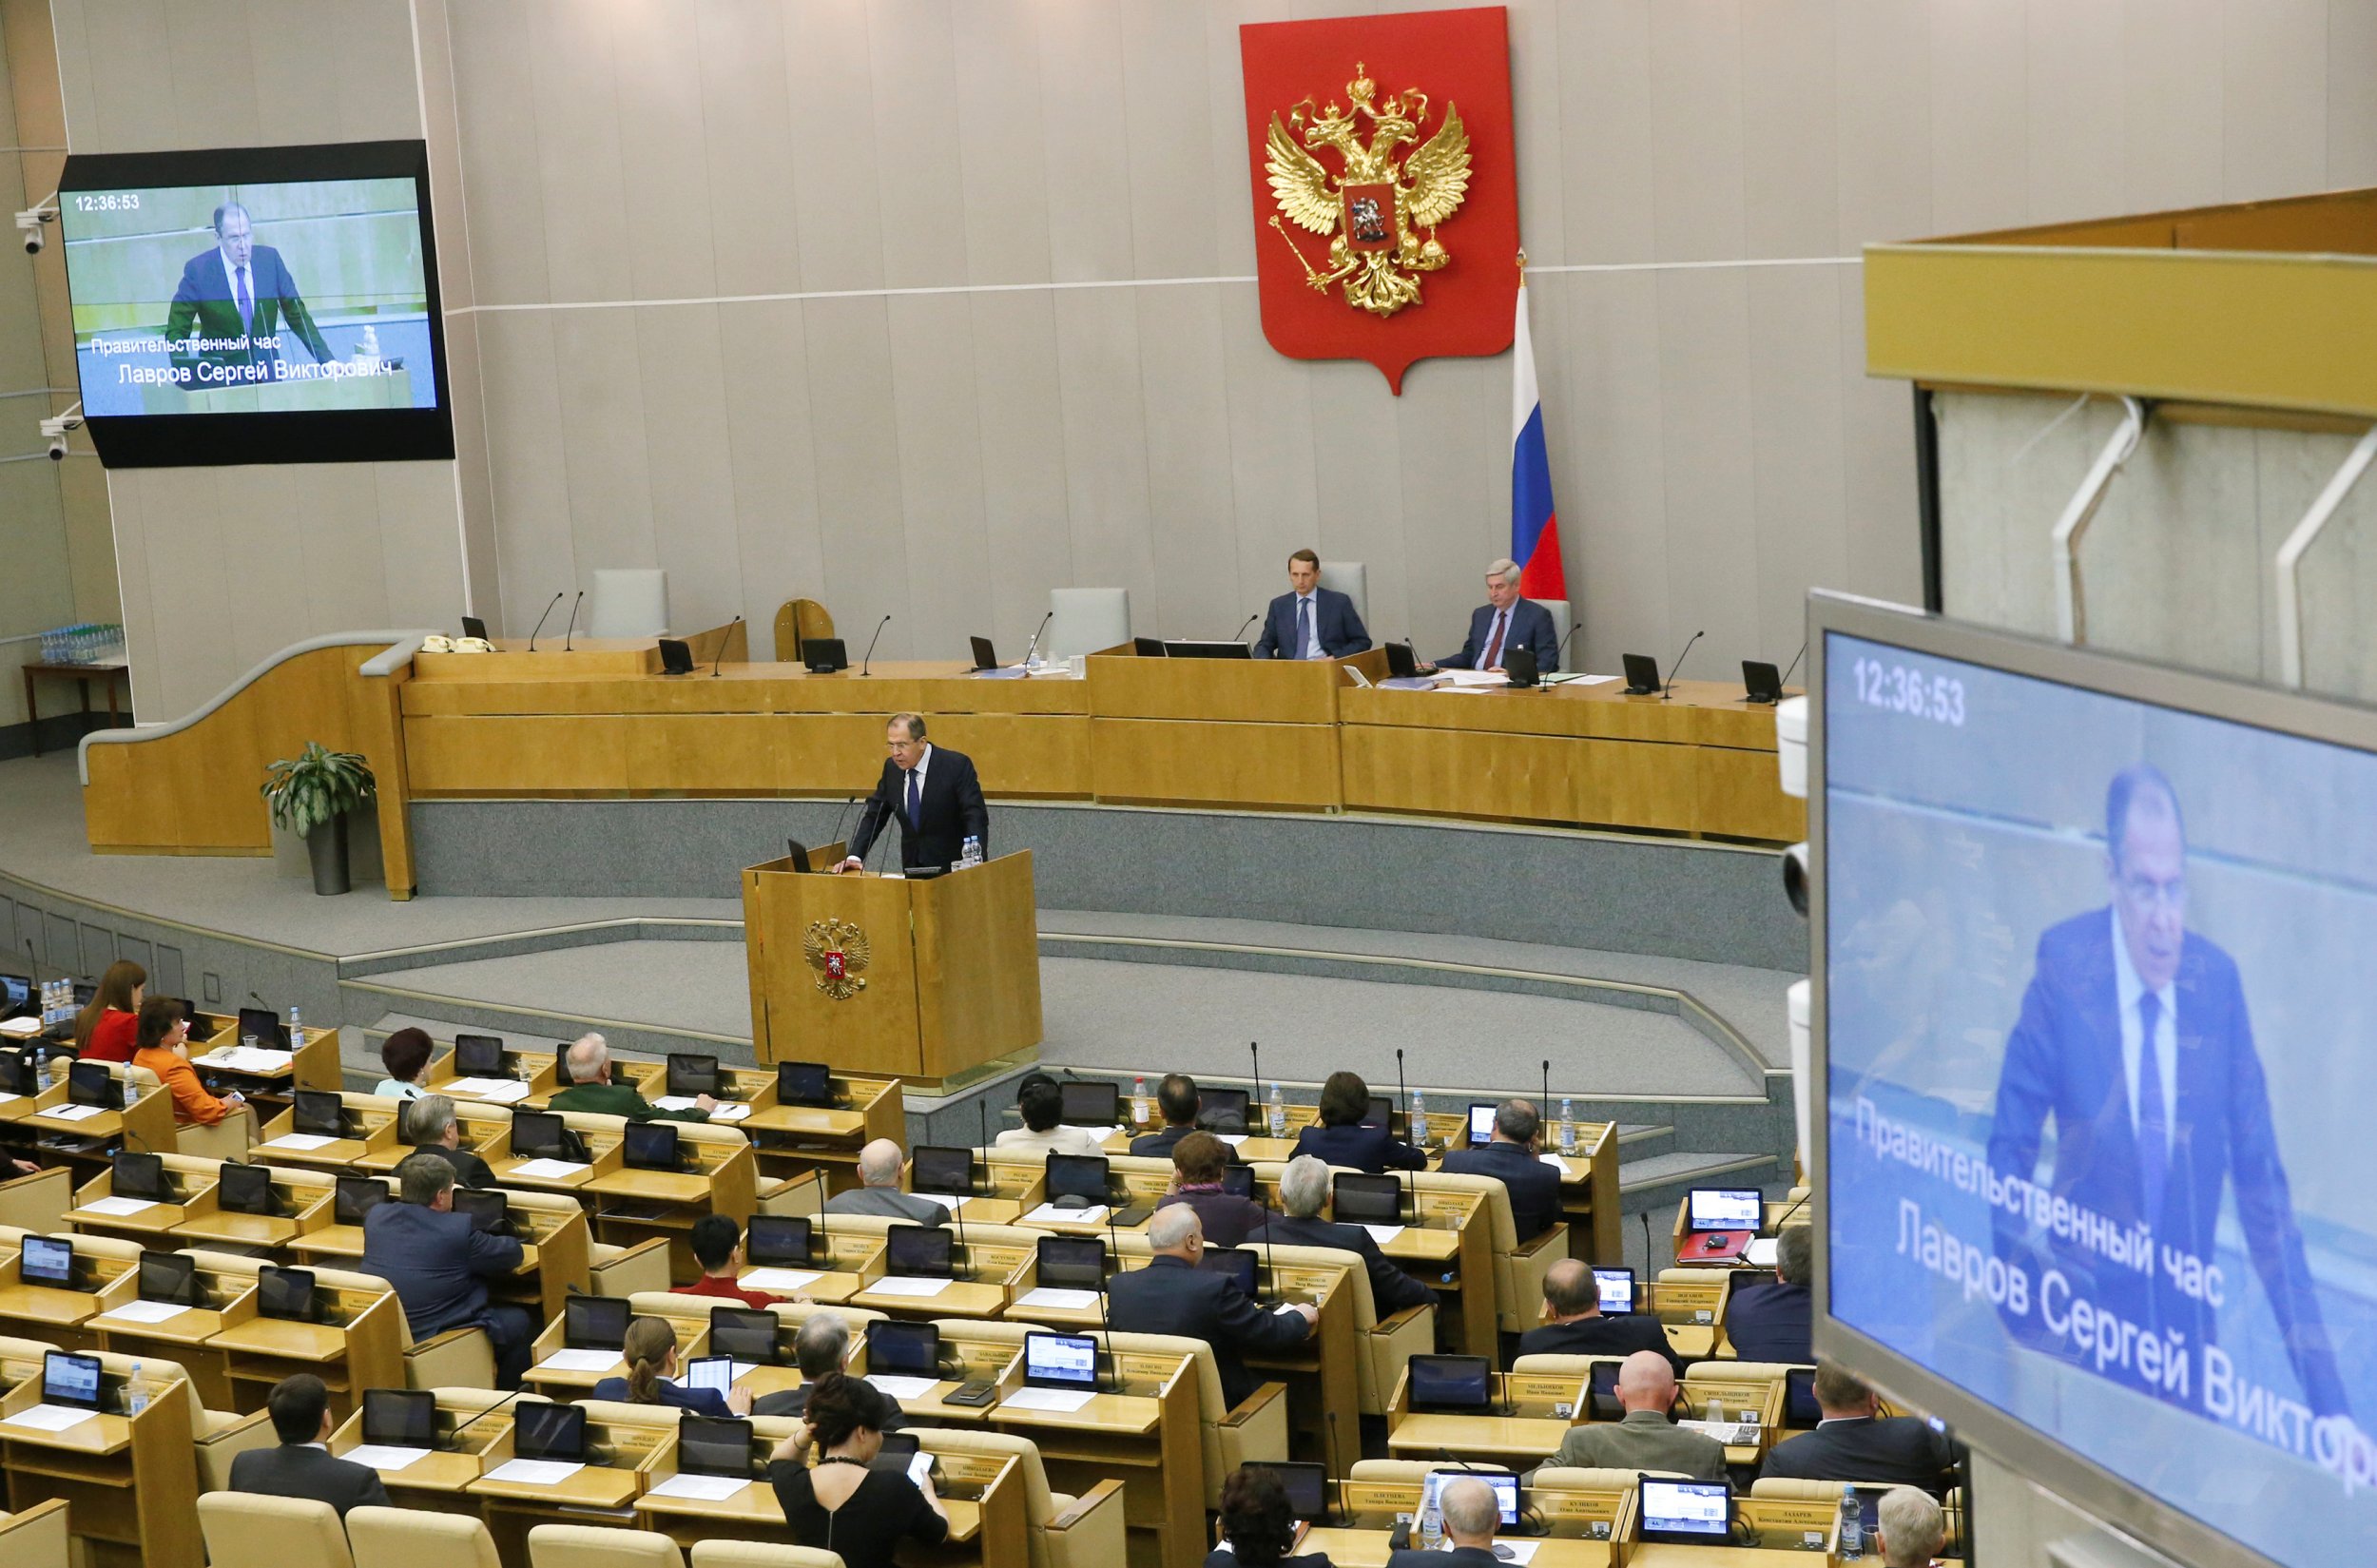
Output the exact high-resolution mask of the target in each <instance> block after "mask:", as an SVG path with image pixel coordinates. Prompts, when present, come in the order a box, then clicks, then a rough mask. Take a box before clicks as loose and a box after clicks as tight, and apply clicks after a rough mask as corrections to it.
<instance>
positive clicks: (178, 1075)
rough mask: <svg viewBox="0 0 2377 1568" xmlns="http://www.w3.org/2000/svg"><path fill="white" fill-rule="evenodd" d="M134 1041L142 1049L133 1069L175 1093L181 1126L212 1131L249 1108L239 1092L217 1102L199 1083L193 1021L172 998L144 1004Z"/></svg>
mask: <svg viewBox="0 0 2377 1568" xmlns="http://www.w3.org/2000/svg"><path fill="white" fill-rule="evenodd" d="M134 1039H135V1041H136V1043H137V1044H138V1046H139V1049H138V1050H136V1051H134V1052H133V1053H132V1065H133V1066H134V1067H145V1068H146V1069H147V1070H148V1071H149V1072H151V1073H154V1074H157V1081H158V1082H159V1083H162V1084H164V1086H165V1088H166V1089H167V1090H168V1091H170V1092H171V1093H172V1094H173V1119H174V1121H175V1122H176V1123H177V1124H179V1125H181V1126H184V1127H187V1126H189V1125H190V1124H191V1123H193V1122H197V1123H201V1124H203V1125H204V1126H207V1127H212V1126H214V1125H215V1123H217V1122H219V1121H221V1120H222V1119H223V1118H224V1117H225V1116H228V1115H229V1114H231V1113H233V1112H234V1111H238V1110H241V1109H242V1108H243V1107H245V1106H246V1104H247V1100H246V1098H245V1097H244V1096H243V1095H242V1094H240V1093H239V1092H238V1091H236V1090H234V1091H233V1092H232V1093H230V1094H225V1095H223V1096H222V1098H221V1099H217V1098H215V1096H214V1095H212V1094H208V1093H206V1086H205V1085H204V1084H203V1083H201V1082H199V1081H198V1074H197V1072H196V1070H194V1069H193V1068H192V1067H191V1066H190V1020H189V1019H188V1018H186V1017H184V1016H183V1014H182V1004H181V1003H180V1002H178V1001H175V1000H174V999H173V998H172V997H149V998H148V999H147V1000H146V1001H145V1002H143V1003H141V1012H140V1025H139V1029H138V1031H137V1033H136V1034H135V1036H134Z"/></svg>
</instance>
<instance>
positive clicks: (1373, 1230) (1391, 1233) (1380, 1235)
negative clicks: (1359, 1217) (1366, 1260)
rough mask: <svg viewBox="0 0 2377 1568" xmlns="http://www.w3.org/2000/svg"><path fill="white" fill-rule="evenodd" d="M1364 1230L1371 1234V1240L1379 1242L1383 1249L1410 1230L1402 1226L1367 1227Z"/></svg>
mask: <svg viewBox="0 0 2377 1568" xmlns="http://www.w3.org/2000/svg"><path fill="white" fill-rule="evenodd" d="M1362 1229H1364V1230H1367V1231H1369V1232H1370V1239H1371V1240H1372V1241H1374V1242H1377V1243H1378V1244H1379V1245H1380V1246H1381V1247H1384V1246H1386V1245H1387V1244H1388V1243H1389V1242H1391V1241H1393V1240H1394V1239H1395V1238H1396V1237H1398V1236H1400V1235H1401V1234H1402V1233H1403V1231H1404V1230H1405V1229H1408V1228H1407V1227H1405V1226H1401V1225H1365V1226H1363V1227H1362Z"/></svg>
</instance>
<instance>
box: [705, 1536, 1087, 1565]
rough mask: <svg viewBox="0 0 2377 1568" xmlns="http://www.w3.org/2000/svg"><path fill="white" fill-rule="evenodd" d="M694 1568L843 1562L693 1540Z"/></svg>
mask: <svg viewBox="0 0 2377 1568" xmlns="http://www.w3.org/2000/svg"><path fill="white" fill-rule="evenodd" d="M1114 1560H1115V1561H1117V1562H1120V1561H1121V1560H1122V1559H1121V1558H1115V1559H1114ZM693 1568H842V1563H841V1553H840V1552H821V1551H819V1550H818V1549H817V1548H816V1547H814V1546H776V1545H771V1544H770V1543H769V1542H767V1541H763V1540H697V1541H695V1542H694V1543H693Z"/></svg>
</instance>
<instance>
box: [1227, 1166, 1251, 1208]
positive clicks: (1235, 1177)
mask: <svg viewBox="0 0 2377 1568" xmlns="http://www.w3.org/2000/svg"><path fill="white" fill-rule="evenodd" d="M1222 1191H1225V1192H1227V1193H1228V1194H1229V1195H1230V1196H1231V1197H1233V1198H1245V1199H1247V1200H1248V1201H1249V1202H1251V1201H1252V1200H1253V1198H1254V1167H1253V1166H1251V1165H1246V1164H1243V1163H1241V1164H1237V1165H1226V1166H1224V1167H1222Z"/></svg>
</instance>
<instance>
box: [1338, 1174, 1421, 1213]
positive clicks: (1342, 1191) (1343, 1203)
mask: <svg viewBox="0 0 2377 1568" xmlns="http://www.w3.org/2000/svg"><path fill="white" fill-rule="evenodd" d="M1329 1207H1330V1210H1331V1211H1332V1212H1333V1213H1334V1214H1335V1215H1336V1216H1337V1218H1338V1219H1339V1220H1340V1221H1341V1222H1343V1224H1346V1225H1395V1224H1398V1223H1400V1222H1401V1219H1402V1217H1403V1184H1402V1183H1401V1181H1398V1180H1397V1179H1396V1178H1395V1177H1393V1176H1371V1175H1364V1174H1363V1173H1362V1172H1361V1171H1339V1172H1338V1173H1337V1174H1336V1175H1335V1176H1333V1177H1331V1178H1330V1179H1329Z"/></svg>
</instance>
